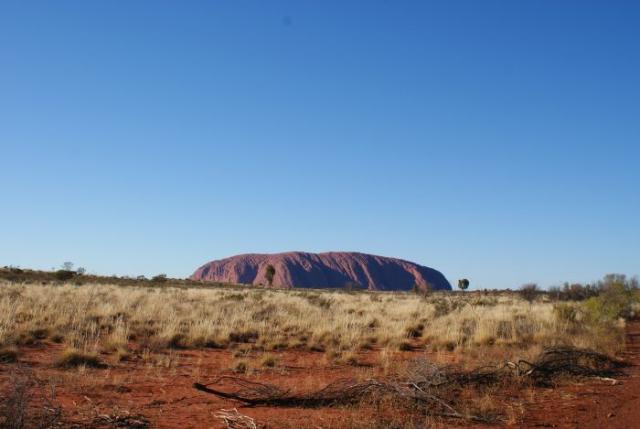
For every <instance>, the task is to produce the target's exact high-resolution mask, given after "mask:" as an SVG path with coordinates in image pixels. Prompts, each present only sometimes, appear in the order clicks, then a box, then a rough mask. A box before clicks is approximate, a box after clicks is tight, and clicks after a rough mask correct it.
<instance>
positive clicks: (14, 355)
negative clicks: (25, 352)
mask: <svg viewBox="0 0 640 429" xmlns="http://www.w3.org/2000/svg"><path fill="white" fill-rule="evenodd" d="M18 355H19V352H18V349H17V348H16V347H3V348H0V363H13V362H17V361H18Z"/></svg>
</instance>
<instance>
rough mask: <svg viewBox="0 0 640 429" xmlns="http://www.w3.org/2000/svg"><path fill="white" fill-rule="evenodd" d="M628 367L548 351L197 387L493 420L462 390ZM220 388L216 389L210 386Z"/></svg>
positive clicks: (302, 403)
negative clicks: (465, 407) (294, 380)
mask: <svg viewBox="0 0 640 429" xmlns="http://www.w3.org/2000/svg"><path fill="white" fill-rule="evenodd" d="M622 366H623V364H622V363H621V362H619V361H616V360H614V359H612V358H610V357H608V356H606V355H603V354H600V353H596V352H593V351H590V350H583V349H575V348H567V347H565V348H559V347H557V348H550V349H546V350H544V351H543V352H542V353H541V354H540V355H539V356H538V358H537V359H535V360H534V361H533V362H527V361H525V360H520V361H518V362H516V363H514V362H506V363H504V364H502V365H499V366H485V367H481V368H477V369H474V370H472V371H455V370H452V369H446V368H441V367H439V366H437V365H435V364H433V363H431V362H428V361H426V360H425V359H419V360H416V361H414V363H413V364H412V365H409V366H408V368H407V370H406V371H405V373H404V374H403V375H402V376H397V377H395V378H390V379H385V380H376V379H370V380H366V381H360V382H358V381H355V380H352V379H343V380H338V381H335V382H333V383H330V384H328V385H326V386H325V387H323V388H321V389H318V390H314V391H310V392H302V393H293V392H291V390H288V389H282V388H280V387H278V386H275V385H272V384H266V383H258V382H255V381H249V380H246V379H243V378H238V377H231V376H226V377H220V378H218V379H216V380H215V381H214V382H213V383H210V384H208V385H204V384H200V383H194V385H193V387H194V388H196V389H198V390H200V391H202V392H206V393H210V394H213V395H216V396H219V397H221V398H225V399H231V400H235V401H238V402H241V403H243V404H245V405H247V406H272V407H331V406H342V405H353V404H357V403H362V402H365V401H368V402H369V403H374V402H376V401H379V400H381V399H383V398H387V399H392V400H394V401H396V402H397V403H398V404H404V405H412V406H414V407H417V409H419V410H420V411H421V412H423V413H424V414H426V415H430V416H440V417H451V418H460V419H468V420H475V421H483V422H486V421H488V418H483V417H479V416H475V415H471V414H466V413H463V412H461V411H459V409H460V408H458V407H459V404H458V403H457V402H458V400H459V399H458V395H457V393H456V392H457V391H459V389H460V388H465V387H482V386H487V385H492V384H496V383H498V382H505V381H509V380H531V381H533V382H534V383H535V384H547V383H549V382H550V381H551V380H552V379H553V378H555V377H559V376H579V377H596V378H603V377H604V378H607V377H609V376H612V375H617V374H620V368H621V367H622ZM211 386H215V387H211Z"/></svg>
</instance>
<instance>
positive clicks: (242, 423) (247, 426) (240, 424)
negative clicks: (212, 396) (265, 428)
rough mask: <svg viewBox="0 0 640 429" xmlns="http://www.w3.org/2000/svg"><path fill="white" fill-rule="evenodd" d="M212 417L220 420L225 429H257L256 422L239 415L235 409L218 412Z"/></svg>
mask: <svg viewBox="0 0 640 429" xmlns="http://www.w3.org/2000/svg"><path fill="white" fill-rule="evenodd" d="M214 416H215V417H217V418H219V419H221V420H222V421H223V422H224V424H225V425H227V429H257V426H256V422H255V421H254V420H253V419H252V418H251V417H249V416H246V415H244V414H241V413H239V412H238V410H237V409H235V408H234V409H232V410H224V409H223V410H219V411H218V412H217V413H215V415H214Z"/></svg>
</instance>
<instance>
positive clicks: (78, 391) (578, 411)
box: [0, 322, 640, 429]
mask: <svg viewBox="0 0 640 429" xmlns="http://www.w3.org/2000/svg"><path fill="white" fill-rule="evenodd" d="M61 348H62V347H61V346H60V345H57V344H49V343H47V344H39V345H35V346H32V347H25V348H23V349H22V350H21V353H22V354H21V357H20V362H19V363H12V364H0V383H1V384H2V385H3V386H5V388H6V387H7V386H8V383H7V382H8V380H10V379H11V377H12V376H13V375H16V374H24V375H29V376H30V377H31V378H32V379H35V380H37V382H38V384H39V385H40V386H45V387H46V386H48V385H50V384H52V383H53V384H55V385H56V403H58V404H59V405H61V406H62V407H63V410H64V419H65V422H66V423H65V424H64V426H63V427H74V426H73V425H72V423H74V422H75V423H76V424H77V426H75V427H96V428H97V427H115V426H109V425H108V424H105V423H104V422H105V420H104V419H101V418H99V417H98V416H101V415H108V416H112V417H113V416H115V415H124V414H126V413H131V414H133V415H142V416H144V417H145V418H146V419H148V421H149V422H150V423H151V425H150V427H154V428H181V429H186V428H223V427H225V426H224V425H223V424H222V423H221V422H220V420H218V419H216V418H215V417H214V414H215V413H216V412H217V411H218V410H220V409H222V408H226V409H229V408H234V407H237V408H238V410H239V411H240V412H242V413H243V414H246V415H249V416H251V417H253V418H254V419H255V420H256V421H257V422H259V423H267V424H268V427H270V428H278V427H282V426H286V427H289V428H310V427H313V428H320V427H327V426H332V427H336V426H337V425H336V422H340V421H345V419H352V420H357V419H359V418H361V417H362V415H361V411H359V410H358V409H341V408H320V409H295V408H285V409H283V408H278V409H276V408H268V407H262V408H247V407H244V408H243V407H240V406H239V404H237V403H234V402H232V401H228V400H223V399H219V398H217V397H215V396H212V395H208V394H206V393H201V392H198V391H196V390H194V389H193V388H192V383H193V382H194V381H196V380H197V381H200V382H202V383H207V382H208V381H211V380H213V379H215V378H216V377H217V376H220V375H222V374H231V371H230V369H229V368H230V367H231V366H232V365H233V362H234V359H236V358H234V357H233V356H232V352H231V351H228V350H180V351H172V352H170V353H168V354H165V355H162V356H160V357H159V359H160V362H156V363H155V364H151V363H149V362H145V361H144V360H143V358H142V357H141V356H137V357H133V358H132V359H131V360H130V361H127V362H121V363H118V364H113V365H111V366H110V367H109V368H108V369H86V370H84V371H80V370H77V369H71V370H63V369H58V368H55V367H54V366H53V360H54V359H55V357H56V356H57V354H58V353H59V352H60V351H61ZM274 354H275V355H276V356H278V358H279V359H280V363H279V365H278V367H277V368H276V369H273V370H271V369H269V370H264V369H260V370H258V371H257V372H256V373H254V374H253V375H250V378H253V379H258V380H260V381H265V382H273V383H274V384H278V385H281V386H290V387H294V388H299V389H310V388H314V387H320V386H323V385H325V384H326V383H328V382H330V381H332V380H336V379H338V378H344V377H353V376H357V375H358V374H360V375H364V376H366V375H371V374H374V373H375V371H377V369H376V368H375V366H374V365H373V364H374V363H375V361H376V359H378V358H377V356H375V355H374V354H373V353H369V354H368V355H364V354H363V355H361V356H360V359H361V361H362V365H361V366H358V367H354V366H347V365H329V364H327V363H325V362H324V356H323V354H322V353H314V352H295V351H290V352H282V353H274ZM419 354H421V353H419V352H402V353H399V354H398V356H397V357H398V358H399V359H409V358H411V357H413V356H416V355H419ZM624 357H625V359H626V360H627V361H628V362H629V363H630V364H631V366H630V367H629V368H627V369H626V370H625V371H626V373H627V376H626V377H623V378H621V379H620V383H618V384H616V385H612V384H611V383H610V382H606V381H602V380H592V381H588V382H585V383H582V384H578V385H566V386H563V387H560V388H556V389H550V388H549V389H535V390H534V391H533V392H534V394H523V395H520V396H521V397H518V398H509V399H514V401H515V403H519V404H521V409H522V410H523V413H522V420H521V421H519V422H517V423H512V425H511V426H510V427H518V428H539V427H553V428H580V429H587V428H640V323H637V322H636V323H631V324H629V325H628V328H627V351H626V352H625V356H624ZM105 360H107V361H108V360H109V356H106V357H105ZM151 360H156V358H153V357H152V358H151ZM248 361H249V362H251V361H252V359H251V356H250V357H249V358H248ZM37 391H38V392H44V391H46V389H42V388H39V389H37ZM359 413H360V414H359ZM438 426H439V427H448V426H454V427H471V426H473V427H485V428H486V427H505V426H508V425H506V424H502V425H491V426H487V425H469V424H468V423H466V422H456V421H446V422H444V423H442V425H438Z"/></svg>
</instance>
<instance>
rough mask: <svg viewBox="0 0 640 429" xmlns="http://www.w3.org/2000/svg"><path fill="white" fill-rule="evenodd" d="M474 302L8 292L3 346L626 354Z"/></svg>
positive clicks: (565, 323) (541, 306) (163, 291)
mask: <svg viewBox="0 0 640 429" xmlns="http://www.w3.org/2000/svg"><path fill="white" fill-rule="evenodd" d="M467 295H468V296H467ZM467 295H463V296H461V295H454V296H449V295H447V294H446V293H435V294H432V295H429V296H428V297H421V296H416V295H413V294H409V293H341V292H332V291H326V292H321V291H308V290H292V291H284V290H263V289H238V290H233V289H197V288H192V289H184V288H171V287H133V286H128V287H123V286H115V285H107V284H104V285H85V286H75V285H71V284H64V285H60V286H53V285H33V284H12V283H0V347H7V346H13V345H20V344H24V343H33V342H37V341H42V340H43V339H45V338H48V339H49V340H51V341H55V342H63V343H65V344H66V345H67V346H68V347H70V348H72V349H75V350H84V351H90V352H91V353H95V352H97V351H103V352H108V353H116V354H117V355H118V356H122V357H124V358H126V356H127V353H128V350H129V344H130V343H132V342H135V343H136V344H138V345H140V346H141V347H142V348H146V349H149V350H151V351H159V350H164V349H167V348H201V347H216V348H220V347H229V346H234V347H236V346H237V345H238V344H241V345H243V346H245V347H246V348H247V350H251V349H253V350H280V349H293V348H296V349H304V350H313V351H321V352H326V353H327V355H331V356H328V357H329V358H332V357H333V356H336V357H337V356H342V354H345V353H347V352H354V351H357V350H362V349H364V350H366V349H372V348H379V349H385V350H387V349H388V350H392V349H395V350H415V349H430V350H435V351H437V350H443V351H454V350H456V351H463V350H464V351H465V352H469V353H472V352H473V351H474V350H483V352H482V353H478V354H484V350H487V349H489V350H490V349H499V350H505V351H507V352H508V351H509V350H514V352H515V353H517V354H518V355H522V353H523V351H526V350H529V349H532V350H539V349H540V347H541V346H554V345H566V346H577V347H586V348H593V349H595V350H602V351H606V352H608V353H612V352H615V351H617V350H619V349H620V347H621V346H622V341H621V340H620V338H621V337H620V335H621V332H622V330H621V327H618V328H617V329H614V330H613V331H611V330H610V327H609V326H608V327H607V329H603V327H602V326H597V325H593V324H589V323H586V322H585V321H581V320H580V317H579V315H578V317H577V318H576V317H573V318H572V319H571V320H567V318H566V317H564V316H563V314H564V313H563V312H560V313H559V312H558V311H556V310H554V304H553V303H549V302H541V301H538V302H534V303H532V304H530V303H528V302H525V301H524V300H522V299H521V298H519V297H518V296H515V295H508V294H505V295H500V296H491V297H482V296H478V295H472V294H467ZM569 305H570V304H569ZM563 311H565V312H566V310H563ZM465 354H467V353H465ZM351 356H352V357H353V356H355V355H353V354H352V355H351Z"/></svg>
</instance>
